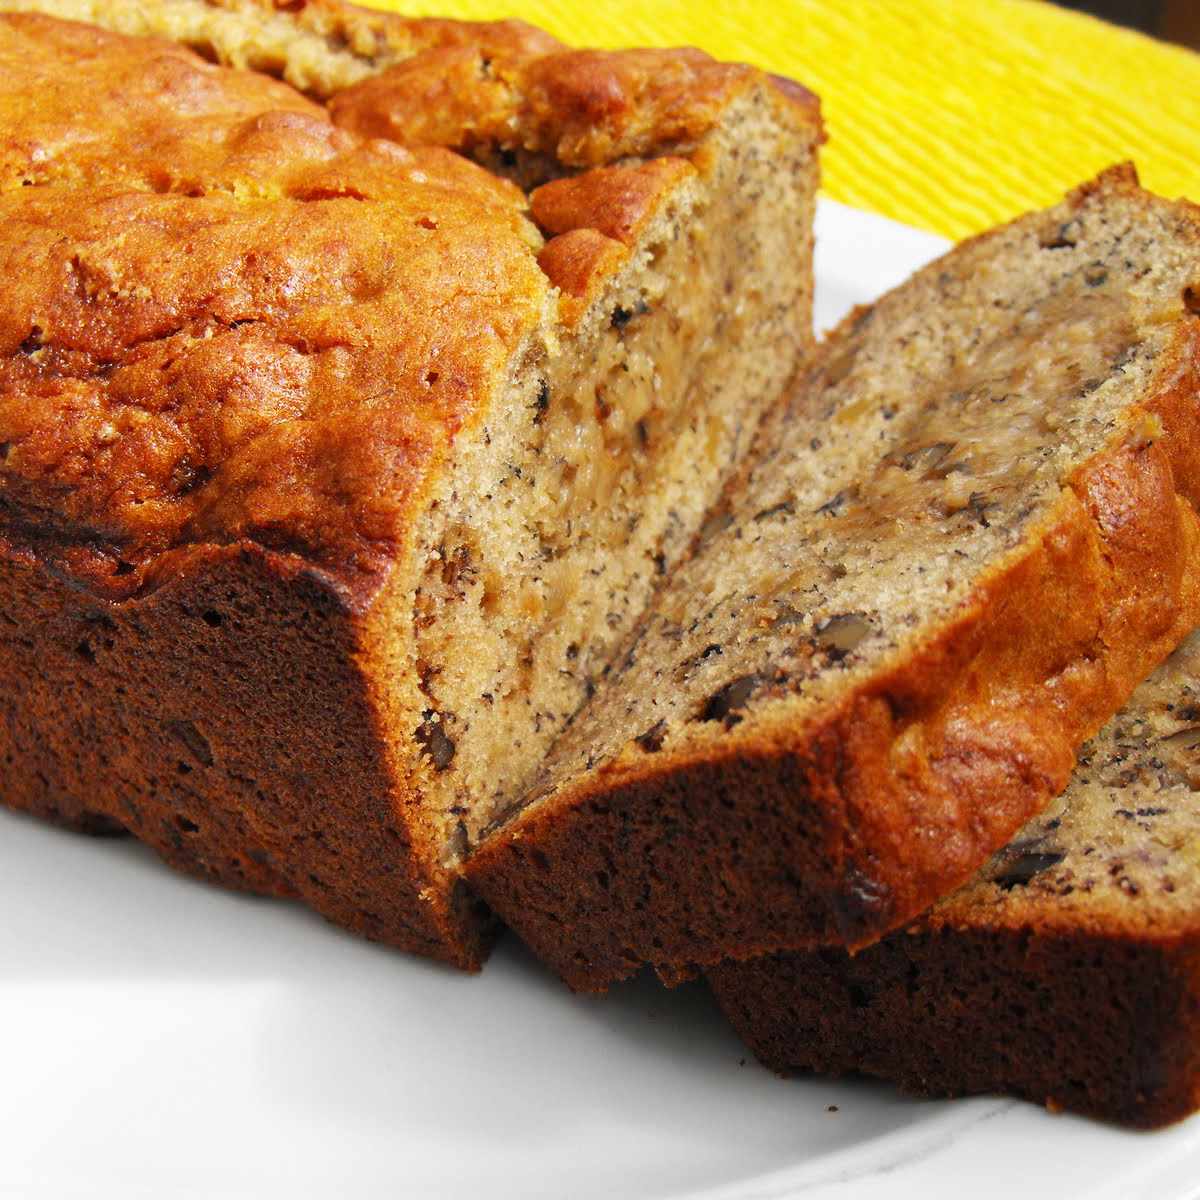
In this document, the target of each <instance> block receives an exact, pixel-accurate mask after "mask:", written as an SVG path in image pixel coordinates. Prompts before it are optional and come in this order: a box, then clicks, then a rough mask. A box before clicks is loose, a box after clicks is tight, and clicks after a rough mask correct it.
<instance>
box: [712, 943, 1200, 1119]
mask: <svg viewBox="0 0 1200 1200" xmlns="http://www.w3.org/2000/svg"><path fill="white" fill-rule="evenodd" d="M707 978H708V981H709V984H710V986H711V987H712V989H713V991H714V992H715V994H716V996H717V999H718V1002H719V1003H720V1005H721V1008H722V1009H723V1010H724V1012H725V1014H726V1016H728V1017H729V1019H730V1021H731V1022H732V1024H733V1025H734V1027H735V1028H736V1029H737V1031H738V1033H739V1034H740V1035H741V1036H742V1038H744V1039H745V1041H746V1043H747V1044H748V1045H749V1046H750V1048H751V1049H752V1050H753V1051H754V1053H755V1054H756V1055H757V1056H758V1057H759V1058H760V1059H761V1060H762V1061H763V1062H764V1063H765V1064H766V1065H767V1066H769V1067H771V1068H773V1069H775V1070H777V1071H781V1072H784V1073H790V1072H792V1071H819V1072H822V1073H824V1074H834V1075H840V1074H845V1073H847V1072H855V1073H862V1074H868V1075H876V1076H880V1077H882V1078H885V1079H890V1080H893V1081H895V1082H897V1083H899V1084H900V1086H901V1087H903V1088H904V1089H905V1090H906V1091H911V1092H916V1093H918V1094H921V1095H939V1096H944V1095H951V1096H958V1095H965V1094H971V1093H978V1092H1011V1093H1014V1094H1016V1095H1018V1096H1022V1097H1024V1098H1026V1099H1028V1100H1032V1101H1034V1102H1035V1103H1039V1104H1046V1105H1047V1106H1049V1107H1051V1108H1053V1109H1059V1108H1067V1109H1072V1110H1074V1111H1077V1112H1082V1113H1086V1114H1088V1115H1089V1116H1094V1117H1099V1118H1101V1119H1103V1120H1107V1121H1115V1122H1119V1123H1121V1124H1125V1125H1133V1126H1137V1127H1141V1128H1152V1127H1156V1126H1161V1125H1166V1124H1170V1123H1171V1122H1173V1121H1178V1120H1181V1119H1182V1118H1183V1117H1185V1116H1187V1115H1188V1114H1189V1113H1190V1112H1192V1111H1193V1110H1194V1109H1196V1108H1197V1107H1200V939H1198V938H1197V936H1196V935H1195V933H1193V934H1192V935H1191V937H1190V938H1185V939H1175V938H1166V939H1162V940H1155V939H1125V938H1122V937H1118V936H1112V935H1111V934H1110V935H1096V934H1091V933H1087V932H1085V931H1076V932H1074V933H1072V934H1062V933H1055V932H1053V931H1040V930H1037V929H1024V930H1011V929H995V930H987V929H982V930H971V931H968V932H966V933H961V934H952V933H949V932H945V931H942V932H939V931H929V930H922V931H920V932H914V933H913V934H895V935H893V936H892V937H890V938H888V939H887V940H886V941H884V942H881V943H880V944H879V945H877V946H872V947H870V948H869V949H867V950H865V951H863V952H862V953H861V954H859V955H856V956H854V957H848V956H847V955H845V954H844V953H842V952H840V951H836V950H826V951H822V952H819V953H810V954H794V955H779V956H776V957H773V958H764V959H759V960H757V961H755V962H750V963H729V964H725V965H722V966H718V967H715V968H712V969H711V970H710V971H708V972H707Z"/></svg>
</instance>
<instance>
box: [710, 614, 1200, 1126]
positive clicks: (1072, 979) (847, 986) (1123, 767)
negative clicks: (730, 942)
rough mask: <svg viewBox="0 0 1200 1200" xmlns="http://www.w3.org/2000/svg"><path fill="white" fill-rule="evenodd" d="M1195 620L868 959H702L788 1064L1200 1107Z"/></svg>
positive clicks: (733, 1004)
mask: <svg viewBox="0 0 1200 1200" xmlns="http://www.w3.org/2000/svg"><path fill="white" fill-rule="evenodd" d="M1198 722H1200V634H1193V635H1192V636H1191V637H1190V638H1189V639H1188V640H1187V641H1186V642H1185V643H1184V644H1183V646H1181V647H1180V649H1179V650H1177V651H1176V652H1175V653H1174V654H1173V655H1172V656H1171V657H1170V658H1169V659H1168V660H1167V662H1166V663H1165V664H1164V665H1163V666H1162V667H1160V668H1159V670H1158V671H1157V672H1156V673H1155V674H1154V675H1153V676H1152V677H1151V678H1150V679H1149V680H1148V681H1147V682H1146V683H1144V684H1142V686H1141V687H1140V688H1138V690H1137V691H1136V692H1135V693H1134V695H1133V697H1132V699H1131V700H1130V702H1129V703H1128V704H1127V705H1126V706H1125V708H1123V709H1122V710H1121V712H1120V713H1119V714H1118V715H1117V716H1116V717H1115V718H1114V719H1113V720H1112V721H1110V722H1109V723H1108V725H1106V726H1105V727H1104V729H1103V730H1102V731H1101V732H1100V733H1099V734H1097V735H1096V737H1095V738H1093V739H1092V740H1091V741H1090V742H1089V743H1088V744H1087V745H1086V746H1085V747H1084V749H1083V751H1082V752H1081V754H1080V758H1079V766H1078V767H1077V768H1076V770H1075V774H1074V775H1073V776H1072V778H1071V783H1070V785H1069V786H1068V788H1067V790H1066V791H1065V792H1064V793H1063V794H1062V795H1061V796H1060V797H1059V798H1058V799H1057V800H1055V801H1054V803H1053V804H1051V806H1050V807H1049V808H1048V809H1047V810H1046V811H1045V812H1044V813H1042V814H1041V815H1040V816H1039V817H1037V818H1036V819H1034V820H1033V821H1031V822H1030V823H1029V824H1028V825H1027V826H1026V827H1025V828H1024V829H1022V830H1021V832H1020V833H1019V834H1018V836H1017V837H1016V839H1015V840H1014V841H1013V842H1012V843H1010V844H1009V845H1008V846H1006V847H1005V848H1004V849H1003V850H1001V851H1000V852H999V853H998V854H997V855H995V856H994V857H993V858H992V859H991V861H990V862H988V864H987V865H986V866H985V867H984V868H983V870H981V871H980V872H979V874H978V875H976V876H975V878H974V879H972V880H971V881H970V882H969V883H968V884H966V886H964V887H962V888H960V889H959V891H957V892H955V893H954V894H953V895H952V896H950V897H948V898H946V899H944V900H942V901H940V902H939V903H938V904H936V905H935V906H934V907H933V908H932V909H931V910H930V912H928V913H927V914H925V915H924V916H923V917H922V918H921V919H920V920H919V921H918V922H917V923H916V924H915V925H913V926H911V927H909V928H908V929H906V930H904V931H902V932H899V933H894V934H892V935H891V936H890V937H888V938H887V939H885V940H884V941H882V942H880V943H879V944H878V945H875V946H872V947H870V948H869V949H867V950H864V951H863V952H862V953H861V954H858V955H855V956H853V957H852V956H849V955H847V954H845V953H844V952H842V951H836V950H824V951H820V952H813V953H807V954H793V955H780V956H777V957H772V958H764V959H759V960H756V961H754V962H749V963H730V964H727V965H722V966H718V967H715V968H713V969H712V970H710V971H709V972H708V980H709V983H710V985H711V986H712V988H713V990H714V991H715V993H716V995H717V997H718V999H719V1001H720V1003H721V1006H722V1007H723V1008H724V1010H725V1012H726V1013H727V1014H728V1016H729V1018H730V1020H731V1021H732V1022H733V1023H734V1025H735V1026H736V1027H737V1029H738V1031H739V1033H740V1034H741V1035H742V1036H743V1037H744V1038H745V1039H746V1041H747V1042H748V1043H749V1045H750V1046H751V1048H752V1049H753V1050H754V1052H755V1053H756V1054H757V1055H758V1056H759V1057H760V1058H761V1059H762V1060H763V1061H764V1062H765V1063H767V1064H768V1065H769V1066H772V1067H775V1068H777V1069H780V1070H816V1071H822V1072H832V1073H844V1072H848V1071H858V1072H864V1073H866V1074H869V1075H877V1076H881V1077H883V1078H885V1079H892V1080H895V1081H897V1082H898V1083H900V1084H901V1085H902V1086H903V1087H905V1088H906V1089H908V1090H911V1091H915V1092H920V1093H923V1094H932V1095H961V1094H964V1093H970V1092H1014V1093H1016V1094H1017V1095H1020V1096H1023V1097H1026V1098H1027V1099H1030V1100H1034V1101H1038V1102H1044V1103H1046V1104H1048V1105H1050V1106H1052V1107H1056V1108H1070V1109H1075V1110H1077V1111H1079V1112H1084V1113H1088V1114H1090V1115H1092V1116H1098V1117H1102V1118H1105V1119H1107V1120H1112V1121H1120V1122H1122V1123H1126V1124H1131V1125H1141V1126H1150V1125H1162V1124H1165V1123H1168V1122H1170V1121H1175V1120H1178V1119H1180V1118H1181V1117H1183V1116H1186V1115H1187V1114H1188V1113H1189V1112H1191V1111H1192V1110H1193V1109H1195V1108H1197V1107H1200V802H1198V801H1200V724H1198Z"/></svg>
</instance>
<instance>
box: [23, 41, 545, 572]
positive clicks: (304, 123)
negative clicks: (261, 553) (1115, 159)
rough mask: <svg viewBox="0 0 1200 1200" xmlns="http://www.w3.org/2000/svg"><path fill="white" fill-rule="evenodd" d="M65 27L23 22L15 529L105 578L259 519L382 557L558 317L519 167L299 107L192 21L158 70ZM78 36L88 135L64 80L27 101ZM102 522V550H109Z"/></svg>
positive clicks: (347, 561) (329, 549)
mask: <svg viewBox="0 0 1200 1200" xmlns="http://www.w3.org/2000/svg"><path fill="white" fill-rule="evenodd" d="M59 35H60V30H59V28H58V26H57V24H56V23H55V22H53V21H49V20H46V19H40V18H28V17H10V18H5V19H3V21H2V22H0V46H2V47H3V48H4V50H5V52H6V53H7V54H8V55H9V58H10V63H9V66H10V67H11V70H10V71H8V72H6V74H5V81H6V84H5V85H0V119H2V120H3V128H4V129H5V131H6V132H5V145H6V146H7V147H8V149H9V154H8V155H7V156H6V159H7V163H6V166H7V172H6V175H5V176H4V181H5V183H7V184H8V185H9V186H8V187H7V188H6V189H5V190H4V191H2V192H0V213H2V216H0V261H3V263H4V268H5V270H6V271H8V272H10V275H9V280H10V282H9V286H8V289H7V292H6V304H5V307H4V312H3V314H2V315H0V444H3V445H4V447H5V452H4V462H3V471H2V472H0V497H2V499H3V504H4V509H5V513H6V515H7V518H8V520H9V521H10V522H11V523H12V525H13V527H14V536H16V537H17V538H18V539H19V540H21V539H24V540H30V541H31V542H33V541H36V542H37V543H38V544H39V545H40V546H41V547H42V549H43V551H44V552H45V553H46V554H47V556H48V557H49V558H50V559H51V560H53V561H55V562H57V563H59V564H60V565H61V566H62V567H63V568H64V569H71V570H78V571H80V572H81V573H82V574H83V575H85V576H86V577H87V578H88V581H89V583H90V584H92V585H93V586H96V587H98V588H100V589H101V590H103V591H108V592H109V593H110V594H116V593H122V594H129V593H130V592H132V591H133V590H134V589H135V588H137V587H139V586H141V585H142V584H144V583H145V582H146V576H145V569H146V568H147V566H148V564H149V563H150V562H151V560H152V559H153V558H154V557H155V556H156V555H160V554H162V553H163V552H165V551H167V550H170V549H172V548H174V547H176V546H180V545H185V544H195V543H217V544H219V543H222V542H227V541H235V540H237V539H239V538H242V537H251V538H254V539H255V540H257V541H259V542H260V543H261V544H263V545H268V546H276V547H278V548H281V549H289V550H296V551H297V552H301V553H305V554H307V555H309V556H310V557H311V558H313V560H314V561H317V562H320V563H323V564H324V565H326V566H327V567H329V568H331V569H341V570H345V571H346V572H347V573H348V575H349V576H350V577H357V576H360V575H362V574H364V573H366V574H371V573H375V572H378V571H379V570H381V569H382V567H383V563H384V559H385V558H386V556H387V555H388V554H389V553H390V552H391V550H392V548H394V547H395V546H396V545H397V544H398V543H399V542H400V541H401V540H402V538H403V535H404V531H405V528H406V524H407V522H408V520H409V518H410V514H411V512H412V511H413V509H414V507H415V506H416V505H417V504H418V503H419V501H420V498H421V496H422V493H423V489H424V487H425V486H426V484H425V481H426V479H427V478H428V475H429V472H430V471H431V470H432V469H434V468H435V467H436V465H437V464H438V463H439V462H440V461H441V460H442V458H443V457H444V455H445V453H446V448H447V446H448V444H449V443H450V442H451V441H452V440H453V438H454V436H455V435H456V433H457V432H458V431H459V430H460V429H461V428H462V427H463V426H464V425H466V424H469V423H471V422H472V421H473V420H475V419H477V417H478V414H479V413H480V411H482V410H483V409H485V408H486V405H487V403H488V397H489V395H490V392H491V389H492V388H493V387H495V386H497V383H498V381H499V380H500V379H501V378H502V377H503V374H504V369H505V367H504V364H505V363H506V361H507V360H508V359H509V358H510V357H511V356H512V355H513V354H514V353H515V352H516V350H517V348H518V347H519V346H520V344H521V342H522V339H523V338H525V337H526V336H528V334H529V332H530V330H531V329H532V328H534V327H535V325H536V324H537V322H538V321H539V320H540V319H541V318H542V313H543V309H544V306H545V304H546V303H547V300H548V288H547V284H546V280H545V277H544V276H543V274H542V273H541V271H540V270H539V268H538V266H537V263H536V260H535V258H534V248H535V247H536V245H537V238H536V235H535V234H534V232H533V231H532V229H531V228H530V227H529V225H528V224H527V222H526V221H525V219H524V217H523V216H522V214H521V211H520V207H521V205H522V203H523V201H522V197H521V195H520V193H519V192H518V191H517V189H516V188H514V187H513V186H512V185H511V184H508V183H506V182H505V181H503V180H499V179H496V178H495V177H494V176H491V175H489V174H488V173H487V172H485V171H483V170H482V169H480V168H477V167H474V166H473V165H471V164H470V163H467V162H464V161H463V160H462V159H461V158H458V157H457V156H455V155H452V154H449V153H448V152H445V151H440V150H418V151H408V150H404V149H401V148H399V147H395V146H390V145H386V144H383V143H363V142H360V141H359V140H357V139H356V138H354V137H353V136H352V135H349V134H346V133H344V132H342V131H338V130H336V129H335V128H334V127H333V126H332V125H330V124H329V122H328V120H327V119H326V118H325V117H324V115H323V114H321V113H320V112H319V110H317V111H309V108H310V106H309V105H308V104H307V102H305V101H302V100H300V98H299V97H296V98H295V103H296V110H295V111H291V112H287V111H280V110H277V109H276V108H274V107H273V106H274V105H275V104H276V101H277V99H278V92H279V91H281V90H282V91H285V92H286V91H287V89H282V88H280V85H277V84H275V83H274V81H272V80H269V79H264V78H253V77H249V76H241V75H239V74H237V73H235V72H228V71H225V70H223V69H221V68H215V67H211V66H209V65H208V64H205V63H202V62H200V61H199V60H197V59H195V57H194V56H193V55H191V54H190V53H189V52H186V51H182V50H180V49H179V48H177V47H173V46H169V45H164V46H162V47H159V46H157V44H155V49H154V52H153V53H154V55H155V56H156V57H154V59H153V62H152V66H151V67H150V68H148V69H147V68H146V66H145V50H144V48H143V47H142V45H141V44H140V43H138V42H136V41H132V40H130V39H124V38H119V37H116V36H114V35H107V34H102V33H99V32H98V31H94V36H93V35H92V33H91V32H89V37H90V41H89V40H88V38H85V39H84V40H83V41H82V42H81V43H78V44H77V43H75V42H71V43H70V45H71V47H73V49H72V50H70V51H64V50H62V47H61V45H60V42H61V37H60V36H59ZM60 53H63V54H66V55H68V58H67V63H66V65H67V67H68V69H70V70H74V69H75V67H76V65H77V63H78V61H79V58H80V57H82V58H83V66H82V67H81V68H80V70H82V71H83V73H84V74H85V76H86V74H87V72H89V71H91V72H94V73H95V74H96V76H97V78H98V79H106V80H110V81H112V80H115V83H113V86H114V88H115V89H116V90H115V92H114V94H113V97H112V101H111V103H112V105H113V110H114V111H113V120H112V121H111V122H109V123H108V124H107V125H106V126H105V128H106V129H107V133H108V141H107V142H105V141H99V142H94V143H83V144H77V143H76V142H73V141H72V140H71V137H70V134H69V131H70V130H71V129H72V128H73V127H74V125H75V123H76V122H75V111H76V104H77V101H75V100H74V99H73V98H72V97H71V96H70V95H69V94H68V93H67V92H66V91H62V90H58V89H54V88H50V89H48V90H47V91H45V92H44V93H43V92H42V91H38V92H35V94H36V95H40V96H43V99H42V102H41V103H40V104H39V105H38V106H36V108H35V109H34V110H31V109H30V106H29V103H28V99H27V95H26V88H27V87H34V88H41V86H42V82H43V75H44V73H45V72H47V71H48V70H49V66H48V64H52V63H53V62H55V61H56V60H57V57H58V56H59V55H60ZM70 55H74V57H70ZM21 61H30V62H32V63H33V64H34V67H33V76H32V79H27V77H26V76H24V75H22V74H21V73H20V69H19V63H20V62H21ZM110 67H111V68H112V72H113V74H112V75H111V76H110V75H109V69H110ZM256 87H257V89H258V90H259V91H260V92H261V95H260V96H259V97H258V104H259V107H260V111H259V112H257V113H255V112H254V111H253V107H254V105H253V101H254V92H255V89H256ZM180 104H185V106H186V110H187V111H188V112H189V113H190V114H191V115H190V118H189V119H187V120H184V121H182V122H177V121H175V120H174V119H173V116H172V114H173V113H174V111H175V109H176V107H177V106H178V105H180ZM27 112H32V115H31V116H30V118H29V121H26V119H25V118H26V114H27ZM147 131H150V133H149V134H148V133H147ZM31 166H32V168H33V169H32V171H31V170H30V167H31ZM31 174H32V175H33V178H34V183H35V185H37V186H34V187H19V186H18V187H17V188H16V189H15V190H14V189H13V187H12V186H11V185H12V184H14V183H18V182H24V180H25V179H27V178H29V177H30V175H31ZM181 193H182V194H181ZM181 247H184V248H186V249H185V250H184V251H183V252H181V250H180V248H181ZM399 312H403V313H404V314H405V319H404V320H403V321H398V320H397V319H396V314H397V313H399ZM83 543H88V544H89V546H92V545H93V544H95V543H99V544H100V546H101V547H104V548H107V553H106V554H102V555H101V556H100V559H99V560H97V561H95V562H94V565H93V567H91V568H89V566H88V561H87V560H88V557H89V555H90V554H91V551H90V550H89V552H88V554H83V553H80V552H79V547H80V546H81V544H83ZM92 557H95V556H94V555H92ZM119 564H126V565H124V566H120V567H119ZM130 566H132V567H133V568H134V570H132V571H131V570H130V569H129V567H130ZM118 567H119V569H120V571H121V574H120V575H119V576H118V575H114V574H113V572H114V571H116V570H118Z"/></svg>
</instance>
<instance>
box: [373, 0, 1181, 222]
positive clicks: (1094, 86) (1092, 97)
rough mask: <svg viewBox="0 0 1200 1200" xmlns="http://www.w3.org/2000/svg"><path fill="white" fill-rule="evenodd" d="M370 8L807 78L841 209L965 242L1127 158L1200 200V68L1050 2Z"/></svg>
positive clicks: (1149, 178) (403, 3)
mask: <svg viewBox="0 0 1200 1200" xmlns="http://www.w3.org/2000/svg"><path fill="white" fill-rule="evenodd" d="M370 2H372V3H373V4H374V5H375V6H376V7H380V8H392V9H394V10H396V11H401V12H406V13H411V14H421V13H428V12H431V11H434V10H436V11H437V12H438V14H439V15H445V16H458V17H464V18H475V19H482V18H494V17H501V16H518V17H523V18H524V19H526V20H528V21H531V22H533V23H534V24H536V25H541V26H542V27H544V28H546V29H548V30H550V32H552V33H554V34H556V35H557V36H559V37H560V38H562V39H563V40H564V41H568V42H572V43H574V44H575V45H588V46H631V45H643V46H665V45H695V46H701V47H702V48H703V49H705V50H708V51H709V52H710V53H712V54H714V55H716V56H717V57H718V58H728V59H739V60H742V61H746V62H753V63H756V64H758V65H759V66H763V67H766V68H767V69H769V70H771V71H775V72H778V73H780V74H783V75H790V76H792V77H793V78H795V79H799V80H800V81H801V82H803V83H805V84H806V85H807V86H808V87H810V88H812V89H813V91H816V92H819V93H820V95H821V99H822V103H823V106H824V112H825V118H826V123H827V125H828V127H829V134H830V142H829V145H828V146H827V147H826V151H825V157H824V181H825V189H826V191H827V192H828V194H829V195H831V196H833V197H834V198H835V199H837V200H841V201H843V202H845V203H846V204H852V205H854V206H856V207H858V208H866V209H872V210H874V211H875V212H880V213H883V214H885V215H886V216H889V217H894V218H895V219H896V220H899V221H904V222H906V223H908V224H910V225H917V226H921V227H922V228H925V229H931V230H933V231H935V232H937V233H941V234H944V235H946V236H949V237H955V238H957V237H962V236H964V235H966V234H969V233H974V232H977V231H978V230H980V229H984V228H986V227H987V226H989V225H993V224H995V223H996V222H997V221H1000V220H1004V219H1006V218H1008V217H1011V216H1015V215H1016V214H1017V213H1019V212H1022V211H1024V210H1025V209H1028V208H1032V207H1035V206H1039V205H1042V204H1048V203H1050V202H1052V201H1053V200H1055V199H1057V198H1058V197H1059V196H1061V195H1062V193H1063V192H1064V191H1066V190H1067V189H1068V188H1069V187H1071V186H1073V185H1074V184H1075V183H1078V182H1079V181H1081V180H1083V179H1085V178H1087V177H1089V176H1091V175H1094V174H1095V173H1096V172H1097V171H1098V170H1100V169H1101V168H1103V167H1105V166H1108V165H1109V164H1110V163H1113V162H1117V161H1121V160H1124V159H1132V160H1133V161H1134V162H1136V163H1137V166H1138V169H1139V171H1140V172H1141V176H1142V181H1143V183H1145V184H1146V186H1147V187H1150V188H1152V189H1154V190H1155V191H1158V192H1161V193H1163V194H1164V195H1168V196H1178V195H1189V196H1191V197H1193V198H1194V199H1197V200H1200V55H1195V54H1192V53H1191V52H1190V51H1187V50H1182V49H1177V48H1175V47H1172V46H1167V45H1164V44H1161V43H1158V42H1155V41H1152V40H1151V39H1149V38H1145V37H1142V36H1140V35H1138V34H1134V33H1128V32H1126V31H1124V30H1120V29H1116V28H1114V27H1113V26H1111V25H1106V24H1104V23H1102V22H1100V21H1096V20H1092V19H1091V18H1088V17H1082V16H1079V15H1077V14H1075V13H1071V12H1067V11H1066V10H1064V9H1059V8H1057V7H1055V6H1053V5H1051V4H1046V3H1041V2H1040V0H791V2H790V3H789V2H788V0H777V2H774V3H773V2H771V0H754V2H750V3H742V4H729V5H724V4H713V3H703V2H698V0H662V2H656V0H426V2H425V3H422V4H413V3H408V2H407V0H370ZM1197 3H1200V0H1197Z"/></svg>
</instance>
